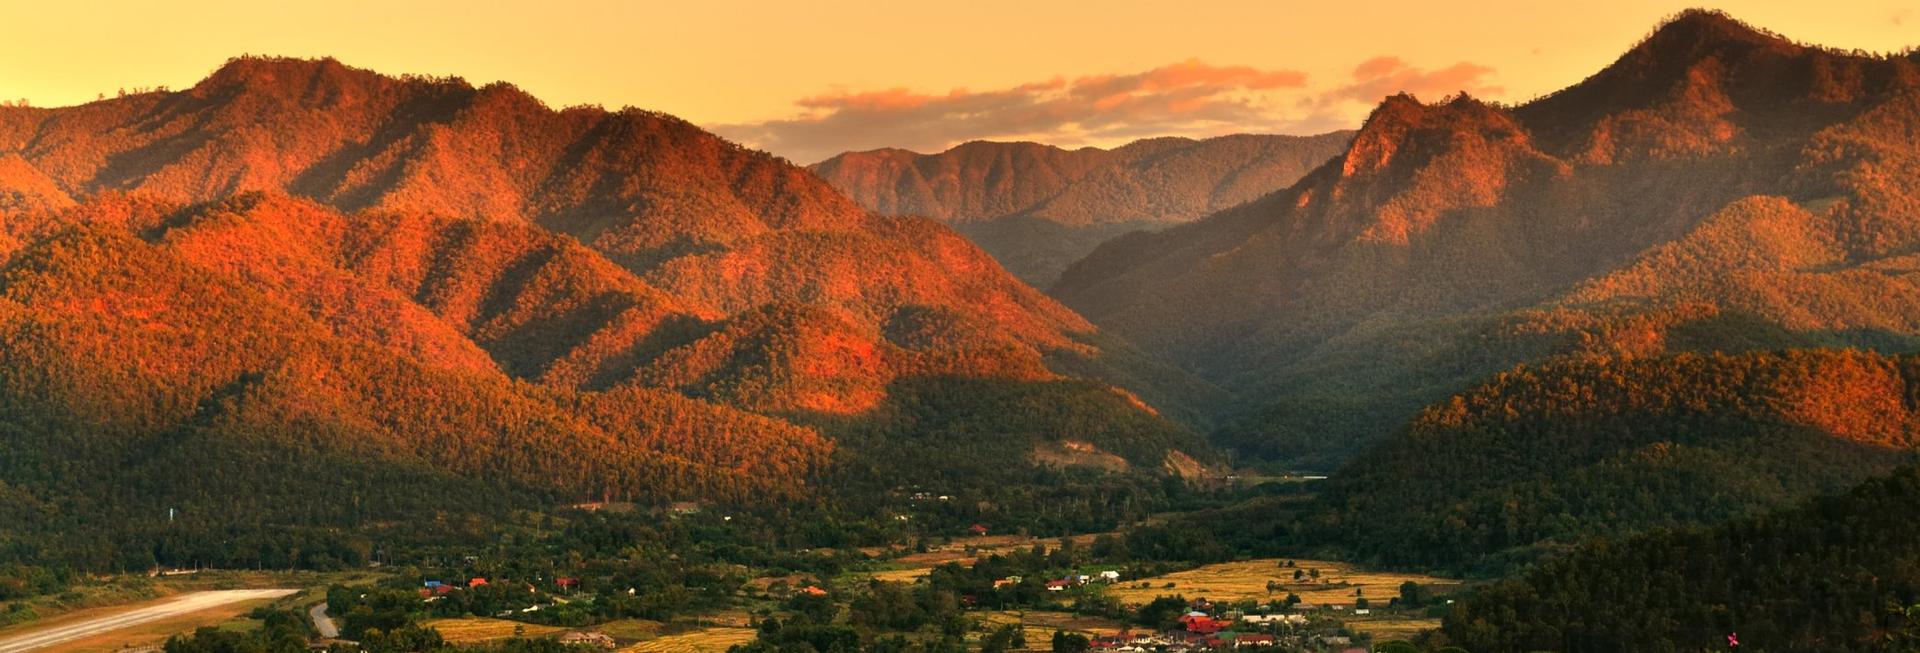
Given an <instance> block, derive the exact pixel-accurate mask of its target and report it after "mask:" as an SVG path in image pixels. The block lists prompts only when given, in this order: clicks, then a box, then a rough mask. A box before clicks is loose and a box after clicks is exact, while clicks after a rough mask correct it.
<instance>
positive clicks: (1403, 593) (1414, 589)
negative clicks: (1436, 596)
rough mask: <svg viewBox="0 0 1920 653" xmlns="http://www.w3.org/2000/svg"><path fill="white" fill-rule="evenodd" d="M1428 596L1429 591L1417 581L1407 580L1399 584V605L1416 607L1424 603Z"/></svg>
mask: <svg viewBox="0 0 1920 653" xmlns="http://www.w3.org/2000/svg"><path fill="white" fill-rule="evenodd" d="M1429 598H1431V596H1430V592H1429V591H1428V590H1427V588H1425V587H1421V586H1420V584H1419V583H1416V582H1413V581H1407V582H1404V583H1401V584H1400V606H1401V607H1406V608H1418V607H1420V606H1423V605H1426V604H1427V600H1428V599H1429Z"/></svg>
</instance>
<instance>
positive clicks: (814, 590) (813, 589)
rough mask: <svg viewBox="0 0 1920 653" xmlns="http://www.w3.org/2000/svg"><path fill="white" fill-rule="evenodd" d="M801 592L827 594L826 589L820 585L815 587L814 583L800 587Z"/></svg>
mask: <svg viewBox="0 0 1920 653" xmlns="http://www.w3.org/2000/svg"><path fill="white" fill-rule="evenodd" d="M800 593H801V594H805V595H807V596H826V595H827V591H826V590H824V589H820V588H818V587H814V586H812V585H808V586H806V587H802V588H800Z"/></svg>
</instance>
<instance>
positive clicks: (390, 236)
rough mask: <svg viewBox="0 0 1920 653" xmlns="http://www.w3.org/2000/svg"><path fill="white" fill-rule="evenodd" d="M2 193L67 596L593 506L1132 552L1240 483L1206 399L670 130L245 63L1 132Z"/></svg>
mask: <svg viewBox="0 0 1920 653" xmlns="http://www.w3.org/2000/svg"><path fill="white" fill-rule="evenodd" d="M504 161H512V162H514V165H511V166H508V165H502V163H501V162H504ZM0 191H4V192H0V198H4V201H0V234H4V235H0V343H4V345H5V347H0V410H3V411H5V414H6V415H7V416H8V417H9V419H8V420H7V424H6V427H7V431H6V433H7V437H6V438H5V439H4V440H0V449H4V451H5V453H6V454H7V455H6V456H4V458H3V459H0V513H3V514H5V515H8V516H11V517H18V519H8V520H5V521H4V522H0V552H3V554H4V556H5V557H4V560H6V561H8V562H20V563H25V564H30V565H34V566H36V567H44V568H48V569H52V570H54V572H53V573H66V572H67V571H74V570H78V571H109V570H139V569H147V568H151V567H153V566H155V565H160V566H173V565H211V566H221V567H258V566H266V567H275V568H278V567H289V566H302V567H318V568H327V567H334V566H342V565H347V566H351V565H358V564H364V563H365V562H367V561H369V560H371V559H374V558H376V557H377V556H378V555H379V554H378V553H376V552H375V549H378V548H379V545H378V544H377V543H378V542H380V541H383V540H387V539H388V538H389V537H390V536H391V533H392V532H394V531H400V530H404V527H396V526H394V525H395V524H406V523H443V522H455V523H464V522H466V521H467V520H470V519H480V520H483V521H497V520H499V519H500V518H501V517H502V516H503V515H508V514H514V513H516V512H517V511H527V510H533V511H551V510H563V509H564V506H566V505H569V504H575V503H583V502H613V503H617V504H637V505H638V506H640V507H642V508H643V509H646V510H657V509H660V508H662V507H664V506H667V505H669V504H674V503H676V502H697V503H703V504H708V505H713V506H726V507H728V508H730V509H736V510H740V511H746V512H753V513H756V514H766V515H774V514H781V513H787V514H788V518H791V519H794V520H795V522H796V523H797V522H799V521H805V520H807V519H812V518H817V519H820V520H821V521H823V522H826V523H839V524H846V525H847V526H846V527H845V528H841V527H827V528H825V529H822V530H821V531H818V532H815V533H814V535H815V536H817V537H819V538H821V540H822V541H829V542H838V543H846V542H849V541H859V542H872V541H879V540H885V539H890V538H897V537H899V536H900V535H901V533H902V532H905V531H915V530H922V529H924V530H925V531H927V532H932V531H933V530H935V529H954V528H964V526H966V525H967V524H969V523H971V522H970V521H967V520H977V519H987V518H991V519H992V520H993V521H994V522H995V523H996V524H998V525H1004V526H1005V527H1006V528H1009V529H1018V528H1031V529H1033V530H1035V531H1040V532H1060V531H1065V530H1070V529H1076V530H1077V529H1104V528H1111V527H1114V526H1116V525H1118V524H1121V523H1124V522H1126V521H1129V520H1132V519H1137V518H1139V517H1141V516H1143V515H1145V514H1148V513H1150V512H1152V511H1155V510H1162V509H1167V508H1169V507H1172V506H1175V505H1179V504H1180V503H1181V502H1183V501H1187V500H1188V499H1187V497H1190V496H1193V495H1192V494H1191V493H1188V491H1187V489H1186V487H1185V485H1184V484H1183V483H1182V482H1180V481H1177V480H1174V481H1169V480H1168V479H1176V478H1178V477H1181V476H1183V475H1187V476H1205V475H1207V474H1210V473H1212V472H1213V470H1215V469H1216V467H1215V466H1217V465H1218V464H1219V463H1220V461H1221V459H1220V458H1219V456H1218V455H1217V454H1216V453H1215V452H1214V451H1213V450H1212V449H1211V448H1210V446H1209V445H1208V444H1207V443H1206V442H1205V440H1204V439H1203V438H1201V437H1200V436H1199V435H1198V434H1197V432H1196V431H1195V430H1194V425H1199V424H1202V423H1203V422H1204V419H1205V414H1206V412H1207V409H1206V408H1204V407H1203V406H1205V405H1206V402H1207V401H1210V397H1212V396H1214V395H1215V394H1216V391H1215V390H1213V389H1212V388H1211V387H1210V386H1208V385H1207V384H1205V383H1202V382H1197V381H1195V380H1193V379H1191V378H1190V377H1185V376H1184V375H1182V374H1180V373H1178V372H1177V371H1175V370H1173V369H1172V368H1171V367H1168V366H1165V365H1163V364H1156V363H1154V362H1152V361H1151V360H1150V359H1148V358H1147V357H1144V356H1141V355H1139V354H1138V353H1137V352H1134V351H1131V350H1130V349H1129V346H1128V345H1126V344H1125V343H1124V342H1122V341H1119V340H1117V339H1112V338H1106V337H1103V336H1102V335H1101V334H1100V333H1099V332H1098V331H1097V330H1096V329H1094V328H1093V327H1092V326H1091V325H1088V324H1086V322H1085V321H1084V320H1082V319H1080V318H1079V317H1078V316H1076V315H1074V314H1073V313H1072V312H1071V311H1068V310H1066V309H1065V308H1064V307H1061V306H1060V305H1059V304H1057V303H1055V302H1053V301H1052V300H1050V299H1048V298H1046V297H1045V296H1044V295H1042V294H1040V293H1039V292H1038V291H1035V290H1034V289H1032V288H1029V287H1027V286H1025V285H1023V284H1021V283H1020V282H1018V281H1017V280H1015V279H1014V278H1012V277H1011V276H1009V275H1007V274H1006V272H1005V271H1004V270H1002V269H1001V268H1000V267H999V266H998V265H996V264H995V263H994V262H993V260H992V259H991V258H990V257H988V256H987V255H985V254H983V253H982V252H980V250H979V249H978V248H976V247H973V246H971V245H969V244H968V243H967V242H966V241H965V240H964V239H963V238H961V237H960V236H958V235H957V234H955V233H954V232H953V231H951V230H950V229H947V228H945V227H943V226H940V225H939V224H937V223H933V222H930V221H926V220H921V219H917V218H907V217H888V216H879V215H875V214H872V213H869V212H867V211H865V210H864V209H861V208H860V207H858V206H856V205H855V204H853V203H852V202H850V201H848V200H847V199H846V198H845V197H843V196H841V195H840V194H839V193H837V192H835V191H834V190H833V189H832V188H831V187H829V186H828V185H826V184H825V183H824V182H822V181H820V180H819V179H817V178H816V177H814V176H813V175H811V174H809V173H807V172H806V171H805V170H802V169H800V168H798V167H795V166H792V165H790V164H788V163H786V162H784V161H781V160H779V159H777V158H775V157H772V156H769V155H767V154H765V153H761V152H755V151H751V150H747V149H745V148H741V147H739V146H736V145H733V144H731V143H728V142H726V141H724V140H722V139H719V138H717V137H715V136H713V135H711V134H708V133H706V132H704V131H701V130H699V129H698V128H695V127H693V126H692V125H690V124H687V123H686V122H684V121H681V120H678V119H675V118H672V117H669V116H664V115H660V114H655V113H649V112H643V111H637V110H624V111H618V112H608V111H604V110H600V109H595V108H572V109H565V110H555V109H552V108H549V107H547V106H545V105H543V104H541V103H540V102H538V101H536V100H534V99H533V98H532V97H530V96H528V95H527V94H525V93H523V92H520V91H519V90H517V89H514V88H512V87H510V86H507V85H504V84H497V85H492V86H487V87H484V88H474V87H472V86H470V85H468V84H466V83H465V82H464V81H461V80H457V79H438V78H422V77H388V76H382V75H379V74H375V73H372V72H369V71H364V70H358V69H353V68H349V67H347V66H344V65H342V64H340V63H338V62H336V61H333V60H318V61H307V60H291V59H271V58H257V57H244V58H239V59H235V60H232V61H230V62H228V63H227V64H226V65H225V66H222V67H221V68H220V69H219V70H218V71H216V72H215V73H213V74H212V75H211V76H210V77H208V78H207V79H206V80H204V81H203V82H201V83H200V84H197V85H195V86H194V87H192V88H190V89H187V90H184V91H178V92H173V91H155V92H145V93H134V94H129V95H125V96H122V97H118V98H113V99H104V100H101V101H98V102H93V103H88V104H84V105H80V106H76V107H69V108H64V109H33V108H27V107H14V106H8V107H4V108H0ZM1162 379H1165V380H1166V383H1165V384H1163V383H1162V382H1161V380H1162ZM1123 386H1124V387H1123ZM1128 388H1134V389H1138V392H1135V391H1133V390H1130V389H1128ZM1009 404H1012V405H1017V406H1020V407H1021V410H1018V411H1008V410H1006V409H1005V406H1006V405H1009ZM1163 410H1164V411H1165V412H1164V413H1163V412H1162V411H1163ZM903 454H906V455H903ZM1115 461H1118V463H1116V462H1115ZM928 470H936V471H933V472H932V473H929V472H928ZM934 485H937V486H939V487H938V490H937V492H936V493H937V494H944V495H949V496H958V497H965V498H966V501H965V503H964V505H965V506H967V508H966V509H964V510H956V509H950V508H947V507H936V506H920V507H918V508H916V504H915V501H914V499H913V498H912V497H913V496H914V495H915V494H916V493H917V492H919V491H921V490H922V489H927V488H928V487H929V486H934ZM916 486H919V487H916ZM855 490H857V492H856V491H855ZM1209 500H1210V499H1209ZM953 505H961V504H960V503H959V502H955V503H954V504H953ZM915 510H919V511H920V512H922V513H924V517H925V518H926V519H928V520H929V521H930V523H929V524H928V525H926V526H924V527H921V526H919V525H918V524H903V523H899V522H898V521H897V520H896V521H894V522H888V521H887V518H886V517H880V516H877V515H882V514H885V515H895V516H906V515H908V514H910V513H913V512H914V511H915ZM796 514H797V515H803V516H793V515H796ZM963 522H964V523H963ZM458 530H460V529H439V530H438V531H437V532H438V533H440V534H441V535H445V536H448V537H459V538H460V539H459V540H458V541H463V542H465V541H471V539H470V538H472V537H480V538H485V537H487V536H488V531H487V529H478V530H475V531H473V532H467V533H462V534H452V533H451V531H458ZM943 532H944V531H943ZM948 534H950V533H948ZM802 545H805V544H804V543H803V544H802ZM389 553H391V552H389Z"/></svg>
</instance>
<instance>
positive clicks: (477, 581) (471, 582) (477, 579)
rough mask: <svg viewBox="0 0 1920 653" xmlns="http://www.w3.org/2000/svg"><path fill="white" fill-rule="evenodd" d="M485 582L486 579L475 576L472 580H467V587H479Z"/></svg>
mask: <svg viewBox="0 0 1920 653" xmlns="http://www.w3.org/2000/svg"><path fill="white" fill-rule="evenodd" d="M486 584H487V579H485V578H480V577H478V576H475V577H474V578H473V580H469V581H467V587H481V586H484V585H486Z"/></svg>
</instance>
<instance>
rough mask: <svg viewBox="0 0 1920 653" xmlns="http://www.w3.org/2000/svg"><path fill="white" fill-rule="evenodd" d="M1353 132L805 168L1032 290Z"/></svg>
mask: <svg viewBox="0 0 1920 653" xmlns="http://www.w3.org/2000/svg"><path fill="white" fill-rule="evenodd" d="M1349 135H1350V132H1331V133H1328V134H1322V135H1318V136H1280V135H1259V134H1235V135H1228V136H1217V137H1213V138H1206V139H1191V138H1184V137H1157V138H1145V139H1140V140H1136V141H1133V142H1130V143H1127V144H1124V145H1121V146H1118V147H1114V148H1111V149H1103V148H1096V147H1082V148H1077V149H1072V150H1069V149H1064V148H1060V147H1055V146H1052V145H1044V144H1040V143H1033V142H1024V141H1023V142H993V141H970V142H967V143H963V144H961V145H957V146H954V147H952V148H949V149H947V150H945V151H942V152H937V153H932V154H921V153H917V152H910V151H907V150H901V149H897V148H894V149H882V150H873V151H868V152H848V153H844V154H841V155H838V156H835V157H833V158H830V159H827V160H826V161H822V162H820V163H817V164H814V165H813V166H810V167H809V169H810V170H812V171H813V172H814V173H815V174H818V175H820V176H821V177H822V178H824V179H826V180H828V182H829V183H831V184H833V185H834V186H835V187H836V188H839V189H841V190H842V191H844V192H846V193H847V194H848V196H849V197H852V198H853V199H854V200H855V201H856V202H858V203H860V204H861V205H862V206H865V207H867V208H869V209H872V210H874V211H877V212H880V213H887V214H911V215H921V216H926V217H930V218H933V219H936V220H939V221H942V222H946V223H948V224H951V225H953V226H955V228H957V229H959V230H960V231H961V232H962V233H965V234H967V235H968V237H970V238H972V239H973V240H974V241H975V242H976V243H978V244H980V245H981V246H982V247H983V248H984V249H986V250H987V251H988V252H990V253H992V254H993V255H994V256H995V258H997V259H999V260H1000V261H1001V262H1002V264H1004V265H1006V266H1008V268H1009V269H1010V270H1012V271H1014V272H1015V273H1016V275H1018V276H1020V277H1021V278H1022V279H1025V280H1027V281H1029V282H1031V283H1033V284H1035V285H1039V286H1045V285H1047V284H1049V283H1051V282H1052V280H1053V278H1054V277H1055V276H1057V275H1058V273H1059V271H1060V270H1061V269H1063V268H1064V266H1065V265H1066V264H1067V263H1069V262H1071V261H1073V260H1075V259H1078V258H1079V257H1081V256H1084V255H1085V254H1086V252H1088V251H1091V249H1092V247H1093V246H1094V245H1097V244H1098V243H1099V242H1101V241H1103V240H1105V239H1107V238H1111V237H1113V236H1116V235H1119V234H1122V233H1125V232H1127V231H1131V230H1135V229H1150V228H1157V227H1161V226H1164V225H1168V224H1177V223H1180V222H1184V221H1188V220H1192V219H1194V218H1197V217H1199V216H1201V215H1203V214H1205V213H1207V212H1209V211H1212V210H1218V209H1221V208H1225V207H1228V206H1233V205H1236V204H1240V203H1242V202H1246V201H1248V200H1251V199H1253V198H1255V197H1258V196H1259V195H1261V194H1263V193H1266V192H1268V191H1271V190H1273V189H1277V188H1281V187H1284V186H1286V185H1287V184H1289V183H1291V182H1292V181H1293V180H1294V179H1296V178H1298V177H1299V176H1300V175H1301V174H1303V173H1304V172H1306V171H1307V170H1310V169H1311V168H1312V167H1314V166H1316V165H1318V164H1319V163H1320V162H1322V161H1324V160H1325V159H1327V158H1329V157H1331V156H1332V155H1333V154H1334V153H1335V151H1336V150H1337V148H1338V146H1339V145H1340V144H1341V143H1342V142H1343V141H1344V139H1346V138H1347V137H1348V136H1349Z"/></svg>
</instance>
